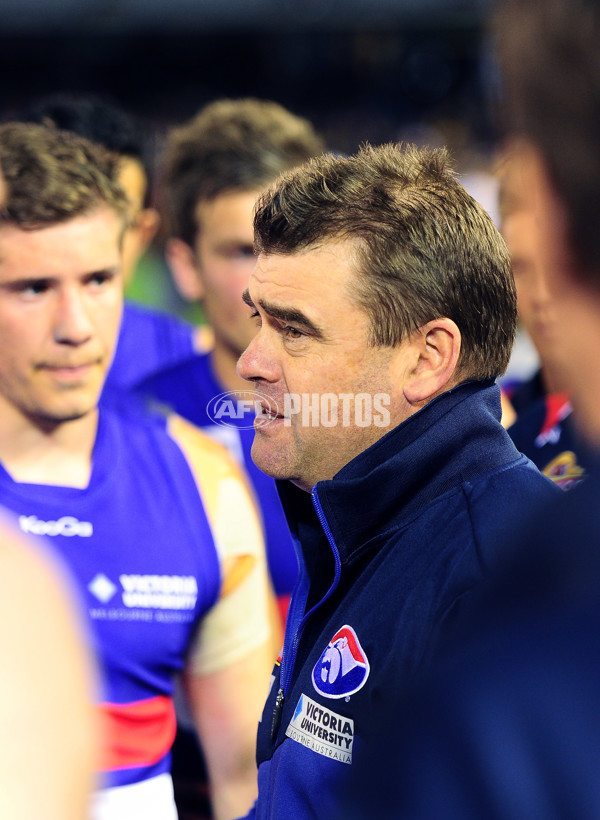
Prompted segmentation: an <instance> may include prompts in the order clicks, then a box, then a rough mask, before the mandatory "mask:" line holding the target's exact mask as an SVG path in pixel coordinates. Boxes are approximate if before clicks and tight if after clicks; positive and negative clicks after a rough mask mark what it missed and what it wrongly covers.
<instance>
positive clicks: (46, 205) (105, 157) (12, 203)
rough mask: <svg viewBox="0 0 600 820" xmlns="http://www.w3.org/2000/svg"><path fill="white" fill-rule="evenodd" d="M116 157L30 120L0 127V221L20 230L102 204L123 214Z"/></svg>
mask: <svg viewBox="0 0 600 820" xmlns="http://www.w3.org/2000/svg"><path fill="white" fill-rule="evenodd" d="M118 164H119V157H118V156H117V155H116V154H111V153H109V152H108V151H106V150H105V149H103V148H101V147H100V146H98V145H95V144H93V143H91V142H89V141H88V140H86V139H84V138H83V137H79V136H77V135H75V134H73V133H71V132H68V131H61V130H59V129H57V128H52V127H48V126H44V125H34V124H32V123H17V122H14V123H6V124H5V125H1V126H0V167H1V168H2V176H3V178H4V181H5V183H6V198H5V201H4V203H3V205H2V208H0V225H1V224H2V223H4V224H13V225H17V226H18V227H19V228H21V229H23V230H36V229H38V228H42V227H46V226H49V225H53V224H56V223H59V222H66V221H68V220H69V219H73V218H74V217H77V216H81V215H84V214H87V213H90V212H91V211H93V210H95V209H96V208H98V207H99V206H100V205H107V206H109V207H110V208H113V209H114V210H115V211H116V212H117V213H118V214H119V215H120V216H122V218H123V223H124V224H125V221H126V218H127V198H126V196H125V193H124V192H123V190H122V189H121V187H120V185H119V184H118V182H117V175H118Z"/></svg>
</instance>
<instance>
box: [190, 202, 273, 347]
mask: <svg viewBox="0 0 600 820" xmlns="http://www.w3.org/2000/svg"><path fill="white" fill-rule="evenodd" d="M259 194H260V191H250V192H248V191H232V192H228V193H224V194H220V195H219V196H217V197H216V198H215V199H213V200H211V201H209V202H201V203H200V204H199V205H198V208H197V211H196V217H197V222H198V225H199V229H198V238H197V240H196V247H195V255H196V263H197V271H196V273H197V276H198V277H199V279H200V285H201V289H202V304H203V307H204V311H205V313H206V317H207V319H208V322H209V323H210V325H211V327H212V328H213V331H214V334H215V340H216V343H217V344H218V345H220V346H221V347H223V348H226V349H227V350H229V351H230V352H231V354H232V355H233V356H234V357H235V358H237V357H238V356H239V355H240V354H241V352H242V351H243V350H244V348H245V347H246V346H247V345H248V343H249V342H250V340H251V338H252V336H253V333H254V329H253V327H252V325H251V324H250V322H248V310H247V308H246V306H245V305H244V304H243V303H242V299H241V296H242V293H243V292H244V289H245V288H246V287H247V285H248V279H249V277H250V274H251V273H252V270H253V268H254V265H255V264H256V256H255V255H254V251H253V243H254V236H253V224H252V219H253V212H254V204H255V202H256V200H257V198H258V196H259Z"/></svg>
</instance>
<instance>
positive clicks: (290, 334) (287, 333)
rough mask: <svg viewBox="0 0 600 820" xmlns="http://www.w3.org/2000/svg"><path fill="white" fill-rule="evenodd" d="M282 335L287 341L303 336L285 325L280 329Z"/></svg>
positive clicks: (294, 328) (299, 331)
mask: <svg viewBox="0 0 600 820" xmlns="http://www.w3.org/2000/svg"><path fill="white" fill-rule="evenodd" d="M281 330H282V333H283V334H284V335H285V336H287V337H288V339H301V338H302V337H303V336H304V333H302V331H301V330H298V328H297V327H292V326H291V325H286V326H285V327H283V328H282V329H281Z"/></svg>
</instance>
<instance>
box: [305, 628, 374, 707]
mask: <svg viewBox="0 0 600 820" xmlns="http://www.w3.org/2000/svg"><path fill="white" fill-rule="evenodd" d="M369 671H370V667H369V661H368V660H367V656H366V655H365V653H364V652H363V648H362V646H361V645H360V642H359V640H358V638H357V637H356V632H355V631H354V630H353V629H352V627H351V626H348V625H347V624H346V625H345V626H343V627H342V628H341V629H339V630H338V631H337V632H336V633H335V635H334V636H333V638H332V639H331V640H330V641H329V643H328V644H327V647H326V648H325V651H324V652H323V654H322V655H321V657H320V658H319V660H318V661H317V662H316V664H315V665H314V668H313V671H312V682H313V686H314V687H315V689H316V690H317V692H318V693H319V694H320V695H323V697H326V698H345V697H348V695H353V694H354V693H355V692H358V690H359V689H361V688H362V687H363V686H364V685H365V683H366V680H367V678H368V677H369Z"/></svg>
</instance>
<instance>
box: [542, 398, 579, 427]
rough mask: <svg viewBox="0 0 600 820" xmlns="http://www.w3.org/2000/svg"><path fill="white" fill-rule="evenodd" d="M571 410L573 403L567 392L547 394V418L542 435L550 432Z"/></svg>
mask: <svg viewBox="0 0 600 820" xmlns="http://www.w3.org/2000/svg"><path fill="white" fill-rule="evenodd" d="M570 412H571V404H570V403H569V397H568V396H567V394H566V393H552V394H551V395H549V396H546V418H545V419H544V425H543V427H542V429H541V430H540V432H539V435H540V436H543V435H544V434H545V433H548V432H549V431H550V430H552V428H553V427H556V425H557V424H558V423H559V422H560V421H562V420H563V419H564V418H565V417H566V416H568V415H569V413H570Z"/></svg>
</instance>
